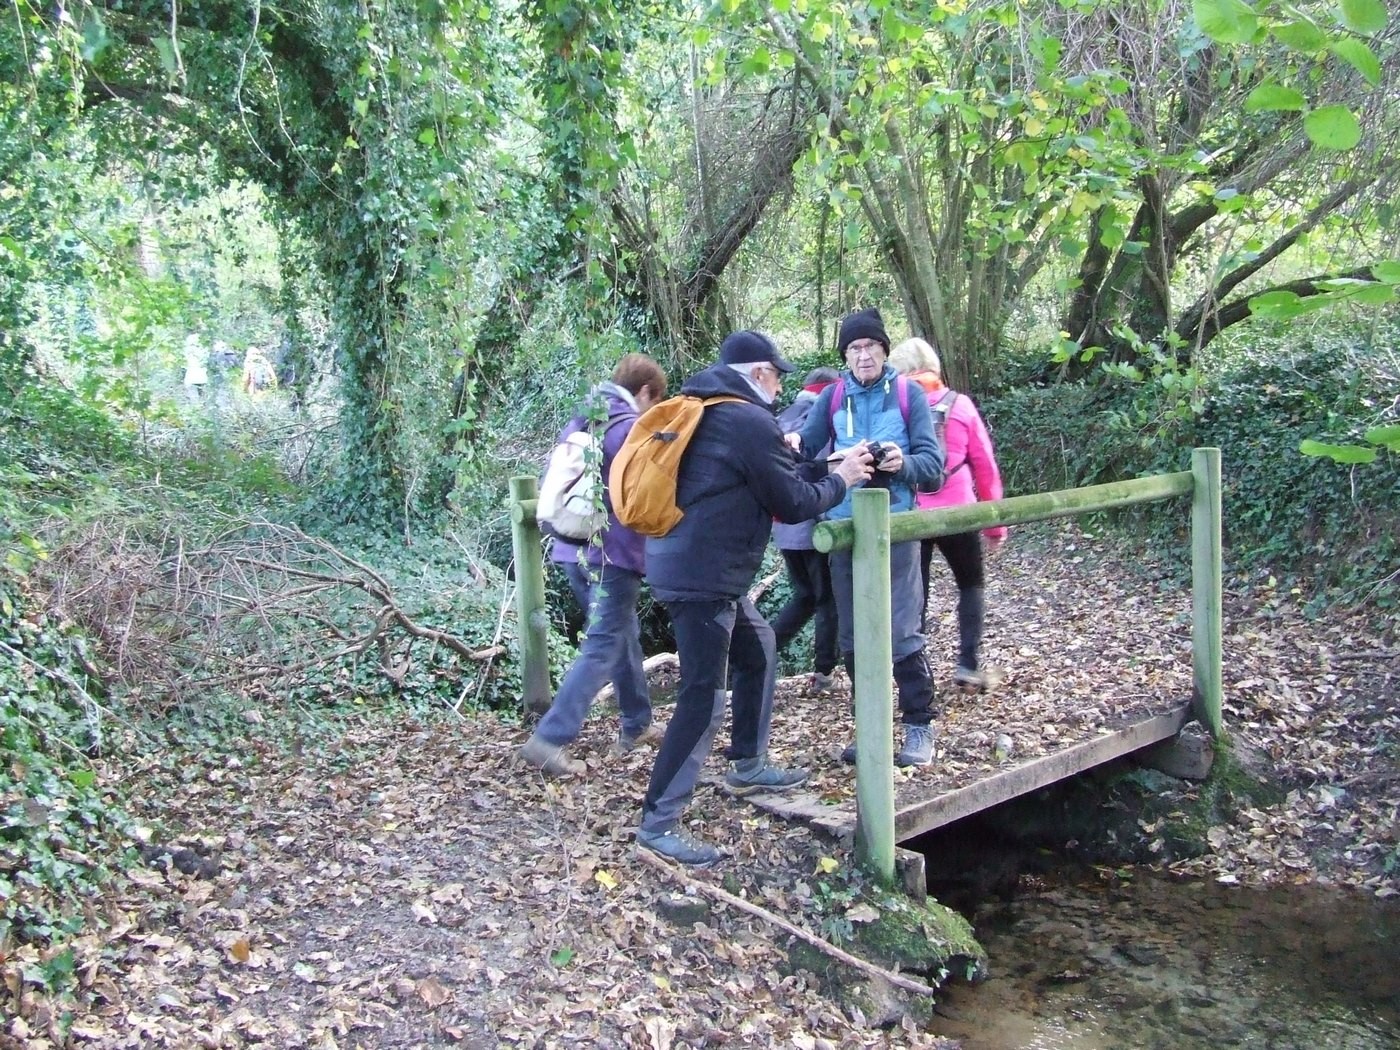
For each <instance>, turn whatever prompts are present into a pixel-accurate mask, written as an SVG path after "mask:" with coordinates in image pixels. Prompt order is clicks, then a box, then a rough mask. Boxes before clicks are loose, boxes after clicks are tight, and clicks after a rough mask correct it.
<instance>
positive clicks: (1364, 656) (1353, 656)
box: [1332, 649, 1400, 662]
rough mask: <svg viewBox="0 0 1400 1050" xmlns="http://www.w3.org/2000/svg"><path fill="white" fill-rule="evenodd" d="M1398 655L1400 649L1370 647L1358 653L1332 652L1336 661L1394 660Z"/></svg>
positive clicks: (1399, 654)
mask: <svg viewBox="0 0 1400 1050" xmlns="http://www.w3.org/2000/svg"><path fill="white" fill-rule="evenodd" d="M1397 656H1400V649H1372V650H1370V651H1369V652H1360V653H1333V654H1332V659H1333V660H1336V661H1338V662H1342V661H1351V660H1394V659H1395V658H1396V657H1397Z"/></svg>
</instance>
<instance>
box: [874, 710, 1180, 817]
mask: <svg viewBox="0 0 1400 1050" xmlns="http://www.w3.org/2000/svg"><path fill="white" fill-rule="evenodd" d="M1190 716H1191V705H1190V704H1189V703H1187V704H1182V705H1181V706H1179V707H1177V708H1175V709H1174V710H1171V711H1168V712H1166V713H1164V714H1160V715H1155V716H1154V717H1152V718H1148V719H1146V720H1145V721H1141V722H1134V723H1133V724H1131V725H1128V726H1125V727H1123V728H1122V729H1118V730H1115V731H1113V732H1110V733H1105V734H1104V735H1102V736H1098V737H1095V738H1094V739H1092V740H1085V741H1083V742H1081V743H1078V744H1074V745H1072V746H1071V747H1068V748H1066V749H1065V750H1063V751H1057V752H1055V753H1054V754H1052V755H1046V756H1045V757H1043V758H1037V759H1033V760H1031V761H1029V762H1023V763H1021V764H1020V765H1017V766H1013V767H1012V768H1011V769H1008V770H1005V771H1003V772H1001V773H996V774H994V775H993V776H990V777H988V778H987V779H985V780H979V781H977V782H976V783H973V784H969V785H968V786H967V787H963V788H958V789H956V790H954V791H948V792H944V793H943V794H940V795H935V796H934V797H932V798H929V799H925V800H923V801H920V802H916V803H914V804H913V805H908V806H904V807H902V808H900V809H899V810H898V811H897V812H896V813H895V840H896V841H898V842H904V841H907V840H908V839H911V838H913V837H915V836H916V835H922V834H924V833H925V832H928V831H933V830H934V829H936V828H941V827H943V826H944V825H946V824H951V823H953V822H954V821H957V820H961V819H963V818H964V817H969V816H971V815H972V814H974V813H980V812H982V811H983V810H985V809H991V808H992V807H993V806H997V805H1000V804H1001V803H1003V802H1006V801H1009V800H1010V799H1013V798H1017V797H1019V796H1021V795H1025V794H1028V793H1029V792H1032V791H1037V790H1039V789H1040V788H1043V787H1047V786H1049V785H1050V784H1054V783H1056V782H1057V781H1060V780H1064V779H1065V778H1066V777H1071V776H1074V775H1075V774H1076V773H1082V772H1084V771H1085V770H1086V769H1091V768H1093V767H1094V766H1101V765H1103V764H1104V763H1106V762H1111V761H1113V760H1114V759H1116V758H1121V757H1122V756H1124V755H1127V754H1131V753H1132V752H1134V751H1137V750H1139V749H1141V748H1144V747H1147V746H1148V745H1150V744H1155V743H1158V742H1159V741H1162V740H1166V739H1168V738H1169V737H1172V736H1175V735H1176V734H1177V733H1178V732H1180V731H1181V727H1182V726H1184V725H1185V724H1186V722H1187V720H1188V719H1189V718H1190Z"/></svg>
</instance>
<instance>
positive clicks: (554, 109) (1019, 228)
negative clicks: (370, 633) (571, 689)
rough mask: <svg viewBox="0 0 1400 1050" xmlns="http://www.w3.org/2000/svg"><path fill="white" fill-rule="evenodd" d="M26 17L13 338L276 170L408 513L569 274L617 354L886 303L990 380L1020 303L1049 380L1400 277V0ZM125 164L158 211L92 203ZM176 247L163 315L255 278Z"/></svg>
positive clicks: (377, 470)
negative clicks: (178, 257) (56, 287)
mask: <svg viewBox="0 0 1400 1050" xmlns="http://www.w3.org/2000/svg"><path fill="white" fill-rule="evenodd" d="M12 14H13V18H12V19H9V20H7V24H6V27H5V29H4V30H3V34H4V36H3V44H0V62H3V63H4V64H5V71H6V72H7V74H9V75H8V76H6V77H5V79H4V86H3V88H0V92H3V94H0V98H3V111H4V120H5V131H6V134H5V139H4V141H5V146H4V147H3V154H2V155H0V163H3V166H4V172H5V182H6V185H7V187H9V192H8V193H7V195H6V197H5V198H4V200H3V201H0V218H3V222H4V230H5V236H4V238H3V240H0V249H3V259H0V263H3V275H0V276H3V295H2V296H0V304H3V309H4V318H5V322H6V325H5V327H6V329H7V331H8V332H9V333H10V334H9V335H7V336H6V338H7V340H10V341H11V342H13V343H15V345H16V347H18V345H19V341H18V337H17V333H22V332H23V331H25V326H26V325H27V324H29V323H30V322H31V321H32V320H33V318H34V316H35V315H34V312H33V308H32V304H33V299H34V297H33V295H32V294H31V293H32V292H33V290H34V289H35V288H36V287H38V286H43V285H45V284H51V283H52V282H53V281H55V280H59V281H61V280H63V279H64V278H63V275H65V274H67V275H80V276H81V279H82V280H84V281H89V282H95V284H103V283H104V282H105V283H106V285H107V286H108V287H110V286H112V285H113V284H114V283H116V284H118V285H121V286H122V287H123V288H126V287H128V285H127V284H122V282H123V281H126V282H128V284H129V281H130V280H131V278H132V275H133V274H134V273H135V271H134V270H133V269H132V267H133V266H135V265H136V260H137V257H138V256H140V255H141V252H140V250H139V249H140V247H141V245H142V244H143V243H144V242H143V241H142V237H143V236H147V234H146V233H143V232H142V231H143V230H144V231H149V229H150V228H152V227H153V226H154V227H156V228H158V227H159V225H160V217H161V215H162V214H163V213H165V212H168V211H169V210H170V209H173V208H176V207H178V206H180V204H181V203H182V202H186V201H190V200H197V199H200V198H212V197H214V196H215V195H216V194H218V193H220V192H223V191H224V188H225V187H227V186H229V185H230V184H232V183H248V184H252V185H256V186H257V187H260V188H261V191H262V193H263V194H264V197H263V198H262V199H263V200H265V201H266V205H265V212H266V214H267V216H268V217H269V218H270V219H271V220H272V221H273V223H274V227H275V229H276V230H277V231H278V233H277V236H278V252H279V259H278V268H279V269H280V271H281V273H282V274H283V275H284V277H285V278H286V280H285V281H283V283H282V289H283V291H282V293H281V295H282V300H281V302H280V304H279V309H280V310H281V311H282V312H283V314H284V315H285V316H286V318H287V324H288V331H289V332H292V333H293V334H295V333H297V332H298V331H300V329H298V327H297V326H298V322H297V320H296V318H297V316H298V312H299V310H300V309H301V308H302V307H303V306H304V305H305V303H306V302H307V301H308V300H310V299H315V300H316V301H317V302H318V303H320V304H321V308H322V309H323V310H324V314H325V316H326V317H327V318H328V319H329V330H328V334H327V336H326V338H325V339H324V341H323V345H322V346H320V347H318V348H310V349H315V350H316V351H317V352H319V353H321V354H322V355H323V357H324V359H325V360H324V368H325V369H326V370H329V371H333V372H334V374H335V375H336V377H337V381H338V387H339V396H340V399H341V402H342V404H341V410H340V412H339V424H340V427H341V433H342V445H343V447H344V448H345V449H346V450H347V452H348V453H349V455H350V456H351V457H352V460H353V468H348V469H346V470H344V471H343V472H342V473H341V481H340V483H339V485H338V488H337V490H336V493H335V498H336V500H337V502H338V504H339V505H340V507H341V509H342V512H343V513H344V514H346V515H347V516H351V517H356V516H363V517H382V516H383V515H385V514H389V515H393V516H400V517H404V516H409V517H411V516H412V514H413V513H415V508H418V507H425V506H433V505H439V504H440V503H441V501H442V500H443V499H444V498H445V497H446V495H447V494H448V493H449V492H450V491H451V490H452V488H453V486H454V484H455V483H456V482H457V480H458V479H459V478H460V477H462V476H463V472H464V471H465V472H467V473H471V472H472V471H473V470H479V469H483V468H484V467H485V464H483V463H481V462H480V458H481V456H482V454H483V449H482V438H483V434H482V431H481V427H480V419H481V407H482V403H483V402H489V401H490V400H491V399H493V398H496V397H499V396H504V395H503V393H502V384H503V383H505V382H506V381H507V379H508V377H509V376H510V374H511V373H510V366H509V359H510V356H511V354H512V350H513V340H514V339H515V338H516V337H517V335H518V333H519V332H520V331H521V330H522V329H523V328H525V327H527V326H528V325H529V324H530V323H531V320H532V318H533V317H534V316H535V311H536V309H537V308H538V307H539V306H540V305H541V304H542V303H544V302H546V301H549V300H551V299H557V298H559V297H561V296H562V297H563V298H564V299H565V300H566V301H567V302H569V303H570V304H572V305H570V306H568V307H567V308H566V310H565V313H566V314H567V315H568V317H569V330H568V331H567V332H565V333H561V334H560V339H561V341H562V342H563V343H565V344H567V345H570V346H572V347H574V348H575V350H576V352H577V354H579V355H580V356H581V357H583V358H588V357H589V355H590V354H591V353H593V352H594V351H593V350H590V347H605V346H613V345H616V341H617V340H618V339H619V338H623V339H625V340H630V341H631V342H632V344H633V345H635V346H637V347H640V348H645V349H649V350H651V351H652V352H654V353H656V354H658V356H659V357H661V358H662V359H663V360H664V361H665V362H667V363H668V364H671V365H673V366H677V367H681V368H684V367H688V366H689V365H690V364H692V363H694V362H695V361H698V360H700V359H701V358H702V357H703V355H704V354H706V353H707V352H708V351H709V350H710V349H711V348H712V347H713V346H714V345H715V344H716V342H717V340H718V338H720V337H721V336H722V335H723V333H724V332H725V331H726V330H728V329H730V328H733V327H737V326H741V325H751V324H768V325H770V326H772V327H776V328H779V329H781V330H783V331H784V332H786V333H788V334H789V337H790V338H796V339H798V340H801V341H802V342H803V343H804V344H806V345H809V346H810V347H811V349H812V350H814V351H815V350H818V349H820V348H822V347H823V346H825V345H828V344H829V342H830V340H831V337H832V334H833V333H834V321H835V319H836V318H837V317H838V316H839V314H840V313H841V312H842V311H843V310H845V309H847V308H849V307H851V306H856V305H865V304H868V303H878V304H879V305H881V306H882V307H883V308H885V310H886V312H887V316H892V317H894V318H897V317H898V316H899V315H900V314H902V315H903V317H904V321H905V326H906V327H907V329H908V331H909V332H910V333H911V334H918V335H923V336H925V337H927V338H929V339H930V340H931V341H933V342H934V343H935V344H936V345H937V346H938V347H939V349H940V350H941V352H942V354H943V356H944V359H945V369H946V371H947V372H948V374H949V376H950V378H951V379H952V380H953V382H955V383H956V384H958V385H960V386H965V387H968V388H970V389H979V388H981V389H987V388H989V387H990V386H992V385H994V384H995V383H997V382H998V381H999V380H1000V379H1001V378H1002V377H1003V376H1004V375H1005V370H1006V347H1007V345H1008V336H1009V335H1010V334H1011V333H1012V332H1014V333H1016V335H1017V337H1018V338H1020V339H1026V338H1028V339H1031V340H1033V341H1036V342H1038V343H1039V344H1040V345H1041V346H1042V360H1043V361H1044V366H1043V368H1042V374H1043V375H1045V376H1046V377H1049V376H1051V375H1053V374H1056V372H1059V373H1062V374H1076V375H1083V374H1086V373H1087V372H1089V371H1090V370H1092V369H1095V368H1097V367H1098V366H1099V365H1100V364H1103V363H1107V364H1108V365H1109V367H1112V368H1121V369H1127V370H1130V371H1131V370H1133V369H1135V368H1137V367H1138V366H1139V365H1140V364H1141V363H1142V362H1143V361H1144V360H1147V361H1155V362H1162V361H1167V362H1170V363H1171V367H1178V368H1180V367H1189V366H1190V365H1191V364H1192V363H1193V360H1194V358H1195V356H1196V355H1198V354H1199V352H1200V351H1201V349H1202V348H1203V347H1205V346H1207V345H1208V344H1209V343H1210V342H1211V341H1212V340H1213V339H1214V338H1216V337H1217V336H1218V334H1219V333H1220V332H1222V331H1224V330H1225V329H1227V328H1229V327H1230V326H1232V325H1235V324H1238V323H1239V322H1241V321H1243V320H1246V319H1248V318H1250V317H1258V316H1261V315H1262V316H1268V317H1273V318H1288V317H1290V316H1296V315H1298V314H1301V313H1305V312H1309V311H1312V310H1315V309H1318V308H1320V307H1322V306H1325V305H1327V304H1328V303H1332V302H1336V301H1338V300H1348V301H1351V302H1354V303H1359V304H1363V305H1366V306H1369V307H1375V306H1380V305H1384V304H1387V303H1390V302H1392V301H1393V298H1394V286H1395V281H1396V278H1397V270H1400V267H1397V265H1396V264H1395V263H1394V262H1393V261H1389V259H1390V256H1392V255H1393V254H1394V248H1393V241H1392V234H1393V226H1394V205H1393V199H1394V190H1395V184H1394V180H1395V178H1396V176H1395V174H1394V165H1393V164H1390V163H1388V158H1389V156H1390V154H1391V153H1392V151H1393V141H1392V140H1393V137H1394V134H1395V128H1396V126H1397V115H1396V113H1395V112H1394V99H1395V97H1396V92H1395V85H1396V75H1397V69H1400V58H1397V50H1396V46H1395V43H1396V34H1397V32H1400V31H1398V30H1397V28H1396V25H1395V20H1394V19H1391V18H1389V17H1388V15H1387V12H1386V10H1385V8H1384V6H1383V4H1382V3H1381V2H1380V0H1335V2H1333V0H1328V2H1319V3H1308V4H1302V5H1298V4H1285V3H1281V2H1275V0H1261V2H1258V3H1253V4H1251V3H1246V2H1245V0H1194V2H1192V3H1187V2H1186V0H1121V2H1110V0H1077V2H1074V3H1061V2H1044V3H1032V4H1025V3H1017V2H1010V0H957V2H947V0H940V2H928V3H923V2H921V3H916V4H913V5H892V4H889V3H888V2H880V0H872V2H866V3H855V4H846V3H842V4H835V3H825V2H812V0H801V2H799V0H770V2H766V3H751V2H747V0H723V2H721V3H719V4H717V5H713V6H697V5H687V4H675V3H636V2H633V0H618V2H613V0H604V2H599V3H582V2H569V0H531V2H528V3H525V4H502V3H492V2H483V3H474V4H473V3H464V2H455V0H451V2H446V0H418V2H414V3H407V2H401V0H386V2H383V3H379V4H374V5H369V6H364V5H352V4H346V3H343V2H340V0H299V2H292V3H286V4H280V5H275V6H265V5H262V4H260V3H252V4H244V3H237V2H224V3H206V4H199V5H194V6H193V7H192V8H191V9H188V10H186V9H185V8H183V7H180V6H178V5H172V4H170V3H167V2H157V0H151V2H141V0H138V2H134V3H133V2H127V0H123V2H121V3H117V2H110V3H97V2H93V0H81V2H79V3H75V4H70V5H67V6H64V7H59V8H50V7H43V6H40V5H34V4H31V3H28V2H23V0H21V2H17V3H16V4H15V5H14V6H13V9H12ZM104 179H105V180H111V184H112V185H115V186H117V187H119V192H118V193H116V194H114V197H120V198H121V199H122V200H125V201H127V202H128V204H127V212H128V213H127V215H126V217H125V218H124V219H123V220H122V222H121V223H120V224H115V225H114V224H113V223H111V222H107V223H106V224H105V225H104V224H103V223H102V222H98V221H94V215H95V214H96V213H95V212H94V210H93V207H92V205H93V200H92V192H91V191H92V189H93V188H94V187H96V186H98V185H101V184H102V183H101V182H100V181H95V180H104ZM142 210H144V211H145V212H146V215H145V216H144V217H143V216H141V214H140V213H141V211H142ZM118 225H120V227H121V229H123V230H125V231H126V232H125V233H120V234H119V231H118ZM94 231H101V236H93V233H94ZM123 238H125V242H124V243H123ZM153 272H154V271H151V272H150V273H147V275H146V276H147V277H150V276H151V274H152V273H153ZM122 274H125V276H122ZM161 280H162V282H163V283H160V284H158V285H156V286H151V287H150V288H148V292H149V295H148V299H149V302H150V304H151V309H152V310H157V313H160V311H163V314H160V316H153V317H151V318H147V320H148V321H150V322H151V324H156V325H159V324H164V323H169V322H173V321H174V320H176V319H180V318H190V317H194V316H196V315H198V314H199V313H200V312H201V310H203V312H204V313H205V314H208V313H210V312H211V311H212V312H215V313H216V312H217V304H213V305H211V304H210V303H209V302H208V290H207V289H203V290H201V288H200V286H199V285H198V283H197V282H192V280H191V279H190V276H189V274H188V273H187V272H186V273H182V272H179V267H178V266H176V267H175V268H174V270H172V271H170V272H167V273H165V274H163V275H162V277H161ZM121 295H122V297H124V298H127V297H128V296H127V293H126V292H125V291H124V292H122V293H121ZM201 300H203V301H202V302H201ZM147 327H150V326H149V325H148V326H147ZM807 333H811V335H810V337H809V336H808V334H807ZM1056 333H1058V334H1056ZM134 338H137V339H138V341H139V336H138V337H134ZM310 349H308V351H307V352H310ZM15 352H18V350H16V351H15Z"/></svg>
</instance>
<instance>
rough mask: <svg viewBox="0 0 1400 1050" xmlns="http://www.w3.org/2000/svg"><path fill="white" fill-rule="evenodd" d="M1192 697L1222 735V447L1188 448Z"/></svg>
mask: <svg viewBox="0 0 1400 1050" xmlns="http://www.w3.org/2000/svg"><path fill="white" fill-rule="evenodd" d="M1191 474H1192V476H1193V477H1194V480H1195V485H1194V487H1193V489H1192V494H1191V678H1192V690H1191V699H1192V703H1193V704H1194V705H1195V710H1196V717H1197V718H1199V719H1200V720H1201V724H1202V725H1204V726H1205V727H1206V728H1207V729H1209V730H1210V735H1211V736H1212V737H1214V738H1215V739H1217V740H1218V739H1220V734H1221V731H1222V725H1221V716H1220V705H1221V700H1222V695H1221V694H1222V693H1223V691H1224V690H1223V686H1222V684H1221V679H1222V674H1221V661H1222V659H1223V657H1222V654H1221V644H1220V631H1221V626H1220V625H1221V619H1222V609H1221V585H1220V572H1221V553H1220V450H1219V449H1218V448H1198V449H1195V450H1194V451H1193V452H1192V453H1191Z"/></svg>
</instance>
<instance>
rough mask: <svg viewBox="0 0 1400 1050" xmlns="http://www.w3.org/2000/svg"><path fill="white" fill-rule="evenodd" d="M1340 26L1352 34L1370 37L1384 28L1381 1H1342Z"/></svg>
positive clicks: (1383, 11)
mask: <svg viewBox="0 0 1400 1050" xmlns="http://www.w3.org/2000/svg"><path fill="white" fill-rule="evenodd" d="M1339 13H1340V14H1341V18H1342V25H1344V26H1346V27H1347V28H1348V29H1350V30H1351V31H1352V32H1353V33H1360V34H1362V35H1363V36H1370V35H1371V34H1372V33H1379V32H1380V31H1381V30H1382V29H1384V28H1385V21H1386V15H1385V5H1384V4H1383V3H1381V0H1342V2H1341V4H1340V10H1339Z"/></svg>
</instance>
